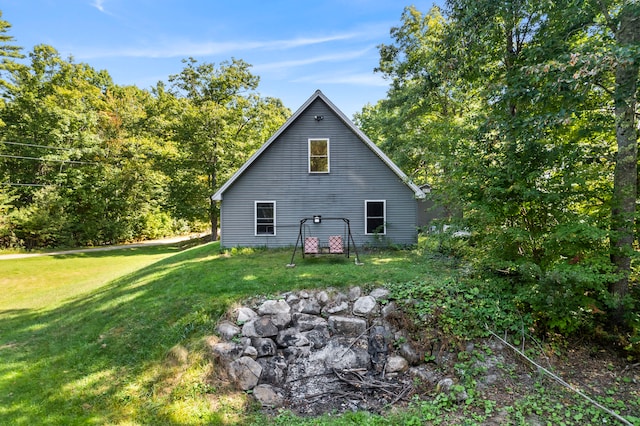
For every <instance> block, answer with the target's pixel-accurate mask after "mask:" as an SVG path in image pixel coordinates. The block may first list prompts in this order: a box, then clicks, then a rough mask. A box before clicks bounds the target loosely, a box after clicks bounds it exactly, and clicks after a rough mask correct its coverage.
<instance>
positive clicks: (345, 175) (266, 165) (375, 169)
mask: <svg viewBox="0 0 640 426" xmlns="http://www.w3.org/2000/svg"><path fill="white" fill-rule="evenodd" d="M317 115H319V116H323V117H324V118H323V120H321V121H316V120H315V119H314V116H317ZM309 138H328V139H329V140H330V162H331V166H330V169H331V172H330V173H328V174H309V173H308V140H309ZM372 199H375V200H382V199H384V200H386V202H387V222H388V223H387V233H386V236H385V239H387V240H389V241H391V242H393V243H396V244H413V243H415V242H416V238H417V237H416V228H415V226H416V210H417V209H416V203H417V201H416V199H415V194H414V192H413V191H412V190H411V189H410V188H409V187H408V186H407V185H406V184H405V183H404V182H402V181H401V180H400V179H399V177H398V176H397V175H396V174H395V173H394V172H393V171H392V170H391V169H390V168H389V167H388V166H387V165H386V164H385V163H384V162H383V161H382V160H381V159H380V158H379V157H378V156H377V155H376V154H375V153H374V152H373V151H372V150H371V149H369V147H368V146H367V145H366V144H365V143H363V141H362V140H360V138H359V137H358V136H357V135H356V134H355V133H354V132H352V131H351V129H349V127H347V126H346V125H345V124H344V123H343V122H342V120H341V119H340V118H339V117H338V116H337V115H336V114H335V113H334V112H333V111H332V110H331V109H330V108H329V107H328V106H327V105H326V104H325V103H324V102H323V101H322V100H320V99H316V100H315V101H314V102H313V103H311V104H310V105H309V107H308V108H307V110H305V111H304V113H303V114H301V115H300V116H299V117H298V119H297V120H295V121H294V122H293V123H291V124H290V125H289V127H288V128H287V129H286V130H285V131H284V132H283V133H282V134H280V136H279V138H278V139H277V140H276V141H274V142H273V143H272V144H271V145H270V146H269V147H268V148H267V149H266V150H265V151H264V152H263V153H262V154H261V157H260V159H259V161H255V162H253V163H252V164H251V166H250V167H249V168H247V169H246V170H245V171H244V173H243V174H242V175H240V176H239V177H238V178H237V179H236V181H235V182H234V183H233V185H231V186H230V187H229V188H228V189H227V190H226V192H225V193H224V198H223V200H222V204H221V225H222V233H221V244H222V245H223V246H225V247H231V246H269V247H282V246H292V245H293V244H295V243H296V240H297V237H298V231H299V224H300V219H302V218H305V217H312V216H313V215H316V214H319V215H322V216H323V217H325V218H327V217H346V218H348V219H349V220H350V224H351V233H352V235H353V238H354V240H355V243H356V244H357V245H362V244H373V243H375V237H374V236H371V235H365V233H364V227H365V225H364V200H372ZM255 200H273V201H276V205H277V211H276V235H275V236H269V237H264V236H255V233H254V229H255V224H254V223H253V221H254V201H255ZM305 231H306V232H307V233H308V235H313V236H317V237H319V238H320V241H321V242H322V243H324V244H326V242H327V241H328V237H329V236H330V235H344V224H343V222H342V221H324V222H323V223H321V224H319V225H317V224H313V223H311V221H308V222H307V224H306V225H305Z"/></svg>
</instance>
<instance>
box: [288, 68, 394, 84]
mask: <svg viewBox="0 0 640 426" xmlns="http://www.w3.org/2000/svg"><path fill="white" fill-rule="evenodd" d="M293 82H294V83H307V82H312V83H316V84H348V85H358V86H375V87H388V86H389V82H388V81H386V80H385V79H384V78H383V77H382V76H381V75H379V74H374V73H373V71H371V73H353V74H346V73H344V74H337V75H336V74H334V75H329V74H315V75H307V76H304V77H301V78H298V79H295V80H293Z"/></svg>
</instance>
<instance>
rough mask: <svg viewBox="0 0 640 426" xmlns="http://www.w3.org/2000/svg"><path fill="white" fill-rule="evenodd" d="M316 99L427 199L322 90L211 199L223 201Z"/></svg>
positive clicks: (415, 192)
mask: <svg viewBox="0 0 640 426" xmlns="http://www.w3.org/2000/svg"><path fill="white" fill-rule="evenodd" d="M316 99H321V100H322V101H323V102H324V103H325V104H327V106H328V107H329V108H330V109H331V111H333V112H334V113H335V114H336V115H337V116H338V117H339V118H340V120H342V121H343V122H344V124H345V125H346V126H347V127H348V128H349V129H351V131H353V133H355V134H356V135H357V136H358V138H360V139H361V140H362V142H364V143H365V144H366V145H367V146H368V147H369V149H371V151H373V152H374V153H375V154H376V155H377V156H378V157H379V158H380V159H381V160H382V161H383V162H384V163H385V164H386V165H387V166H388V167H389V168H390V169H391V170H392V171H393V172H394V173H395V174H396V175H397V176H398V177H399V178H400V179H401V180H402V181H403V182H404V183H405V184H406V185H407V186H408V187H409V188H411V190H412V191H413V193H414V194H415V196H416V198H425V193H424V192H423V191H422V190H421V189H420V188H419V187H418V186H417V185H416V184H414V183H413V182H411V180H409V177H408V176H407V175H406V174H405V173H404V172H403V171H402V170H400V168H399V167H398V166H396V165H395V163H394V162H393V161H391V159H390V158H389V157H387V156H386V154H385V153H384V152H382V150H381V149H380V148H378V146H377V145H376V144H374V143H373V142H372V141H371V139H369V138H368V137H367V135H365V134H364V133H363V132H362V130H360V129H359V128H358V127H357V126H356V125H355V124H353V122H352V121H351V120H349V118H348V117H347V116H346V115H345V114H344V113H343V112H342V111H340V110H339V109H338V108H337V107H336V106H335V105H334V104H333V102H331V101H330V100H329V99H328V98H327V97H326V96H325V95H324V94H323V93H322V92H321V91H320V90H316V91H315V93H314V94H313V95H312V96H311V97H310V98H309V99H307V101H306V102H305V103H304V104H302V106H301V107H300V108H298V110H297V111H296V112H295V113H294V114H293V115H292V116H291V117H289V119H288V120H287V121H286V122H285V123H284V124H283V125H282V126H281V127H280V128H279V129H278V130H277V131H276V132H275V133H274V134H273V135H272V136H271V137H270V138H269V140H268V141H266V142H265V143H264V144H263V145H262V146H261V147H260V149H258V150H257V151H256V152H255V153H254V154H253V155H252V156H251V157H250V158H249V159H248V160H247V161H246V162H245V163H244V164H243V165H242V167H240V168H239V169H238V170H237V171H236V172H235V173H234V174H233V176H231V178H229V180H227V182H225V184H224V185H222V186H221V187H220V189H218V191H216V193H215V194H213V195H212V196H211V199H212V200H214V201H220V200H222V195H223V194H224V192H225V191H226V190H227V189H228V188H229V187H230V186H231V185H233V183H234V182H235V181H236V179H238V178H239V177H240V176H241V175H242V174H243V173H244V171H245V170H247V169H248V168H249V167H250V166H251V165H252V164H253V163H254V162H255V161H256V160H257V159H258V158H259V157H260V155H262V153H263V152H264V151H265V150H266V149H267V148H269V146H270V145H271V144H272V143H273V142H274V141H275V140H277V139H278V137H279V136H280V135H281V134H282V133H283V132H284V131H285V130H287V128H288V127H289V126H290V125H291V124H292V123H293V122H295V121H296V119H297V118H298V117H299V116H300V115H302V113H303V112H304V111H305V110H306V109H307V108H308V107H309V105H311V104H312V103H313V102H314V101H315V100H316Z"/></svg>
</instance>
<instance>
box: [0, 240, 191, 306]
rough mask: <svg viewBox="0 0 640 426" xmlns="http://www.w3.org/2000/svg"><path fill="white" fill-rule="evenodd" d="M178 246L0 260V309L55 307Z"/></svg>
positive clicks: (163, 255)
mask: <svg viewBox="0 0 640 426" xmlns="http://www.w3.org/2000/svg"><path fill="white" fill-rule="evenodd" d="M178 250H179V248H178V247H177V246H154V247H140V248H128V249H119V250H115V251H95V252H88V253H87V252H84V253H77V254H73V255H62V256H43V257H29V258H24V259H8V260H0V289H1V291H2V293H1V294H0V311H8V310H16V311H20V310H25V309H42V308H52V307H55V306H57V305H58V304H59V303H61V302H62V301H64V300H65V299H68V298H71V297H77V296H78V295H79V294H81V293H85V292H87V291H90V290H93V289H95V288H97V287H99V286H101V285H104V284H105V283H107V282H109V281H112V280H114V279H116V278H118V277H121V276H124V275H126V274H129V273H131V272H134V271H136V270H138V269H140V268H143V267H145V266H147V265H150V264H152V263H154V262H157V261H158V260H160V259H162V258H164V257H167V256H170V255H172V254H175V253H176V252H178Z"/></svg>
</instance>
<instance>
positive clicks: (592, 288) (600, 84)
mask: <svg viewBox="0 0 640 426" xmlns="http://www.w3.org/2000/svg"><path fill="white" fill-rule="evenodd" d="M623 5H624V6H625V7H622V6H623ZM636 9H637V6H636V5H632V6H629V4H628V2H618V1H614V2H609V3H599V4H598V5H595V6H593V7H591V6H588V5H586V4H583V3H575V2H553V3H549V2H547V3H545V2H542V3H540V2H537V3H536V2H529V1H524V2H522V1H506V2H494V1H489V0H486V1H485V0H483V1H479V2H478V1H475V2H470V1H467V0H449V1H448V2H447V7H446V13H443V12H442V11H441V10H440V9H439V8H437V7H434V8H432V9H431V10H430V11H428V12H426V13H422V12H420V11H418V10H417V9H416V8H415V7H409V8H407V9H405V11H404V13H403V14H402V16H401V23H400V25H399V26H398V27H395V28H393V29H392V32H391V34H392V38H393V42H392V43H391V44H389V45H383V46H381V47H380V65H379V67H378V69H377V70H378V71H380V72H382V73H383V74H384V75H385V76H386V77H388V78H390V79H391V82H392V85H391V89H390V90H389V92H388V94H387V99H384V100H382V101H380V102H379V103H378V104H376V105H375V106H373V107H372V106H367V107H365V108H364V109H363V111H362V113H361V114H359V115H358V116H357V120H358V122H359V124H360V125H361V126H362V127H363V128H364V129H365V130H366V131H367V132H368V133H369V134H370V135H371V136H372V138H373V140H374V141H375V142H376V143H377V144H379V145H380V146H381V147H383V148H385V150H386V151H387V152H388V153H389V154H390V156H391V157H392V159H394V161H396V162H398V163H399V164H403V165H405V167H407V168H408V169H409V170H416V171H417V172H411V174H412V175H413V176H414V177H416V178H418V179H424V180H427V181H428V182H429V183H431V184H432V187H433V194H435V197H436V198H437V201H438V203H439V204H440V205H441V206H443V207H444V209H445V211H446V215H447V216H448V217H447V219H448V220H450V222H449V223H448V224H451V225H454V226H455V227H456V228H457V229H462V230H467V231H469V232H470V236H469V237H465V238H463V239H454V238H450V235H448V234H446V233H442V234H440V235H439V236H438V237H437V238H438V244H437V245H438V247H437V250H439V251H440V252H442V253H444V254H446V255H451V256H457V257H461V258H464V259H466V260H467V261H469V262H471V263H473V264H474V266H475V267H476V268H477V270H478V271H480V272H482V273H483V274H485V275H484V276H485V277H486V278H487V279H490V280H492V279H493V276H494V275H496V274H498V275H503V276H506V277H507V278H508V279H509V281H510V283H511V285H512V287H513V289H509V288H508V289H509V291H510V293H511V294H512V295H517V297H519V298H521V307H522V309H523V310H525V311H526V312H529V313H531V314H532V315H533V316H534V317H535V319H536V324H537V325H538V326H539V327H540V330H553V331H561V332H567V333H572V332H577V331H579V330H582V331H589V330H592V329H593V328H594V327H596V326H598V325H601V324H602V323H603V322H606V321H608V320H611V319H615V318H627V319H628V318H629V312H630V311H629V309H633V303H628V302H624V301H623V299H624V297H622V296H623V295H624V294H626V292H627V291H628V287H629V284H628V282H629V266H628V263H629V259H630V256H631V255H632V251H631V250H630V245H629V244H630V242H631V241H632V238H631V239H630V238H629V229H628V227H629V225H630V224H632V223H633V219H631V218H630V217H626V219H624V218H623V219H622V221H620V220H618V219H616V217H617V216H619V212H621V209H622V208H623V207H624V209H626V210H630V209H631V210H633V209H635V206H634V205H633V204H634V203H633V200H635V196H636V191H635V189H633V188H632V187H630V186H629V185H627V189H626V190H624V191H617V192H616V191H615V190H614V189H615V188H614V186H616V185H617V186H620V184H616V185H613V182H614V180H615V179H612V178H613V177H614V176H616V179H618V177H620V175H621V174H622V170H623V169H621V168H620V167H617V168H616V155H617V153H616V145H617V144H616V142H618V143H619V142H620V140H619V136H620V135H621V132H619V131H616V129H619V128H620V126H619V125H621V124H620V123H623V122H626V121H624V119H623V118H622V117H618V119H616V118H615V117H614V114H613V113H612V112H613V110H614V105H618V108H617V109H616V111H618V112H619V111H621V110H622V109H623V108H625V107H626V106H628V105H633V102H634V101H633V99H631V98H629V96H627V97H626V98H625V99H627V101H625V102H620V100H619V99H618V100H616V99H617V98H616V96H617V95H616V96H613V95H614V93H621V92H616V90H619V89H620V88H621V85H620V82H619V81H617V80H616V78H619V77H620V74H616V72H617V71H624V70H622V69H621V68H620V67H622V66H623V64H625V63H628V61H629V59H630V58H635V57H636V56H637V52H638V51H637V49H635V48H628V47H627V45H625V46H621V43H623V42H622V41H621V37H622V38H623V39H624V38H625V37H627V38H628V39H629V40H631V41H632V42H633V43H635V42H637V36H635V35H633V36H632V35H631V34H632V33H633V34H635V33H637V32H635V33H634V32H633V31H630V30H629V28H631V27H632V26H633V25H635V23H636V21H634V23H630V22H629V23H627V24H625V25H624V26H623V25H622V24H621V22H623V20H624V19H628V17H629V14H633V12H632V11H633V10H636ZM618 18H620V20H618ZM634 28H635V27H634ZM629 40H627V42H629ZM629 43H630V44H633V43H631V42H629ZM629 43H628V44H629ZM625 69H626V68H625ZM634 69H635V68H634ZM632 73H634V72H633V71H632ZM634 75H635V77H634V78H635V80H634V81H637V70H636V71H635V73H634ZM616 76H618V77H616ZM634 87H635V86H634ZM627 92H628V91H627ZM627 92H625V93H627ZM627 94H628V93H627ZM616 102H618V103H617V104H616ZM631 115H633V114H631ZM631 115H629V114H628V113H627V115H626V116H625V117H627V116H631ZM620 120H622V121H620ZM625 126H626V127H625V128H626V129H631V127H633V126H631V127H629V126H628V123H627V125H625ZM634 132H635V133H634V134H633V135H631V139H634V138H635V142H634V143H637V131H634ZM634 135H635V136H634ZM617 139H618V140H617ZM629 146H630V148H629V149H627V150H625V151H624V152H628V153H630V154H632V153H633V152H634V151H633V149H631V145H629ZM625 155H626V154H625ZM620 158H622V160H620V161H622V163H624V164H627V166H625V167H627V168H626V169H624V170H628V173H627V178H625V179H627V181H628V182H631V181H632V180H635V179H636V173H635V172H633V171H631V165H634V164H635V162H637V158H635V157H633V159H631V160H629V161H626V160H624V158H626V157H624V158H623V157H620ZM629 158H631V157H629ZM620 161H618V163H620ZM616 182H617V180H616ZM625 194H626V195H625ZM625 197H626V198H625ZM622 198H624V199H625V200H626V201H625V202H624V203H623V204H620V203H621V200H622ZM632 199H633V200H632ZM620 214H621V213H620ZM623 235H624V236H625V237H624V238H622V236H623ZM616 241H618V242H620V244H622V245H621V246H620V244H618V243H616ZM618 246H620V247H622V246H624V247H625V249H624V250H619V249H618V248H617V247H618ZM612 250H613V251H612ZM612 261H613V262H612ZM625 262H627V263H626V264H625ZM612 263H613V264H615V265H616V267H615V268H612V267H611V265H612ZM631 278H632V277H631ZM609 292H610V293H612V294H615V295H616V296H615V297H611V295H610V294H608V293H609ZM636 303H637V300H636ZM616 304H617V305H618V307H617V308H616V307H615V306H616ZM622 307H623V308H624V313H625V314H623V315H621V314H620V308H622ZM615 322H618V321H615ZM626 324H627V327H629V326H630V322H629V320H627V321H626Z"/></svg>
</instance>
